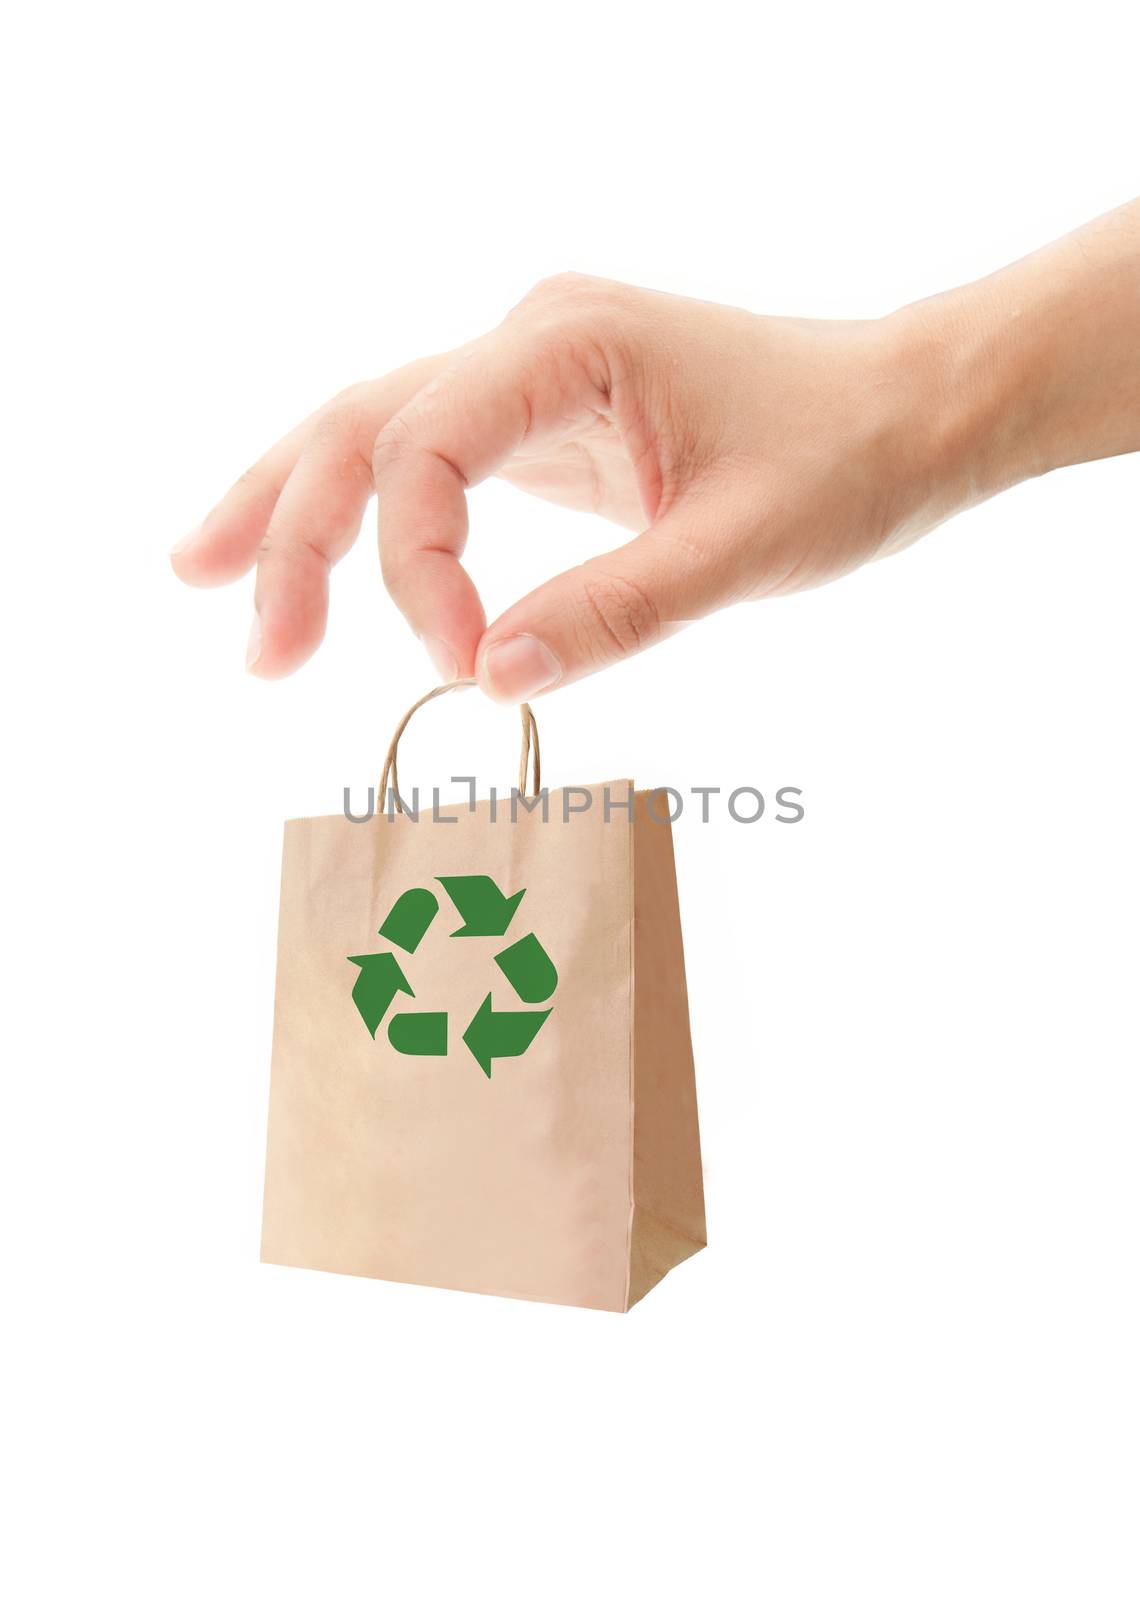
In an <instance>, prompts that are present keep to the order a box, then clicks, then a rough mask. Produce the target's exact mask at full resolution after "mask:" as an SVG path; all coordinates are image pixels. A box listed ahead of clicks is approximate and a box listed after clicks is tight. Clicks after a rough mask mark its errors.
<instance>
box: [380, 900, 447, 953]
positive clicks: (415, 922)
mask: <svg viewBox="0 0 1140 1600" xmlns="http://www.w3.org/2000/svg"><path fill="white" fill-rule="evenodd" d="M438 910H439V901H438V900H437V899H436V897H435V895H434V894H432V892H431V890H430V889H405V891H404V893H403V894H402V895H401V896H400V898H399V899H398V900H397V901H396V904H395V905H394V906H393V907H392V909H391V911H389V913H388V915H387V916H386V917H385V918H384V921H383V922H382V923H381V925H380V937H381V938H382V939H391V941H392V943H393V944H398V945H399V947H400V949H401V950H406V951H407V952H408V954H409V955H414V954H415V952H416V949H417V947H418V945H419V942H420V940H421V939H422V938H423V936H424V934H425V933H426V932H427V931H428V929H429V928H430V927H431V925H432V919H433V918H434V916H435V914H436V912H437V911H438Z"/></svg>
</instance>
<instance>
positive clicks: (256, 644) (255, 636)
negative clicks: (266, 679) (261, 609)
mask: <svg viewBox="0 0 1140 1600" xmlns="http://www.w3.org/2000/svg"><path fill="white" fill-rule="evenodd" d="M260 654H261V618H260V617H259V616H258V615H257V612H256V611H255V612H254V614H253V626H252V627H251V628H250V630H249V643H248V644H247V645H246V647H245V670H246V671H247V672H252V671H253V669H254V667H255V666H256V665H257V658H258V656H259V655H260Z"/></svg>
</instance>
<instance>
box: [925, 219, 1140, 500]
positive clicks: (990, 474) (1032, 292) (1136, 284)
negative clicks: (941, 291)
mask: <svg viewBox="0 0 1140 1600" xmlns="http://www.w3.org/2000/svg"><path fill="white" fill-rule="evenodd" d="M898 322H899V325H900V328H903V329H906V330H909V332H910V334H912V335H913V334H914V333H915V331H916V330H917V335H918V343H919V345H920V347H922V348H924V349H926V350H927V351H928V352H929V357H928V358H929V361H930V369H929V370H930V371H931V373H932V375H933V378H932V382H933V387H934V405H933V407H932V408H931V409H932V413H933V424H932V437H931V439H930V454H931V458H932V459H933V461H934V462H935V468H934V470H933V473H932V476H933V477H934V479H935V480H936V487H935V489H934V493H933V498H934V499H935V500H936V501H937V502H938V504H937V505H936V506H935V507H933V508H932V510H933V512H934V515H935V517H936V518H937V519H939V520H940V518H941V516H942V515H947V514H949V513H950V512H951V511H953V510H956V509H959V508H961V507H962V506H964V505H969V504H972V503H974V502H976V501H978V500H982V499H985V498H986V497H987V496H989V495H992V494H996V493H997V492H998V491H999V490H1002V489H1005V488H1008V487H1009V486H1010V485H1012V484H1014V483H1018V482H1020V481H1022V480H1023V479H1025V478H1029V477H1034V476H1036V475H1038V474H1040V473H1043V472H1049V471H1052V470H1053V469H1054V468H1055V467H1062V466H1071V465H1073V464H1075V463H1077V462H1081V461H1094V460H1097V459H1100V458H1102V457H1104V456H1113V455H1122V454H1125V453H1127V452H1129V451H1133V450H1140V201H1136V202H1133V203H1132V204H1130V205H1127V206H1124V207H1122V208H1121V209H1120V210H1118V211H1114V212H1111V213H1109V215H1107V216H1105V217H1101V218H1099V219H1098V220H1097V221H1095V222H1092V223H1090V224H1089V225H1088V226H1087V227H1085V228H1082V229H1080V230H1079V231H1078V232H1076V233H1073V234H1070V235H1068V236H1067V237H1066V238H1063V239H1060V240H1058V241H1057V242H1056V243H1055V244H1051V245H1048V246H1047V247H1046V248H1045V249H1043V250H1039V251H1037V252H1036V253H1035V254H1034V255H1031V256H1028V257H1026V258H1025V259H1024V260H1022V261H1018V262H1015V263H1014V264H1013V265H1012V266H1009V267H1006V268H1004V269H1003V270H1002V271H1001V272H998V273H995V274H994V275H993V276H992V277H989V278H983V279H981V280H980V281H979V282H977V283H974V284H970V285H968V286H967V287H965V288H963V289H956V290H952V291H951V292H950V293H948V294H945V295H941V296H938V297H937V298H936V299H934V300H929V301H924V302H921V303H920V304H919V305H916V306H911V307H907V308H906V309H905V310H904V311H902V312H900V313H898Z"/></svg>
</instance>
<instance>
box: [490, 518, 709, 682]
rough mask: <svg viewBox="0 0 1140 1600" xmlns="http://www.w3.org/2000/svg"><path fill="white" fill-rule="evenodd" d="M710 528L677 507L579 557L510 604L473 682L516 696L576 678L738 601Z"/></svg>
mask: <svg viewBox="0 0 1140 1600" xmlns="http://www.w3.org/2000/svg"><path fill="white" fill-rule="evenodd" d="M718 546H721V547H722V548H723V545H722V542H721V540H720V539H719V538H718V536H717V532H716V530H715V529H710V528H702V527H700V526H699V525H697V526H694V525H693V524H692V523H691V522H690V521H689V518H688V517H687V516H686V515H685V514H684V513H683V511H682V509H681V507H680V506H678V507H677V508H676V509H675V510H671V511H670V512H669V514H668V515H667V516H666V517H664V518H663V519H662V520H661V521H660V522H659V523H657V524H655V525H654V526H653V527H652V528H649V529H648V530H647V531H646V532H645V533H642V534H639V535H638V537H637V538H636V539H632V540H630V542H629V543H628V544H625V545H622V546H620V547H619V548H618V549H617V550H611V551H610V552H609V553H608V554H606V555H603V556H596V557H595V558H594V559H593V560H591V561H585V562H583V563H582V565H581V566H579V567H573V568H571V570H570V571H569V572H563V573H560V574H559V576H558V577H556V578H552V579H551V580H550V582H549V583H544V584H543V585H542V586H541V587H540V588H538V589H535V590H533V591H532V592H531V593H530V594H528V595H527V596H526V597H525V598H524V599H522V600H519V601H517V602H516V604H515V605H513V606H511V608H510V609H509V610H508V611H505V612H504V613H503V615H502V616H501V617H499V618H498V620H497V621H496V622H494V623H493V624H492V625H491V627H490V628H488V629H487V631H486V633H485V634H484V635H483V637H482V639H481V640H480V641H479V647H478V650H477V652H476V658H475V674H476V677H477V678H478V681H479V686H480V688H481V689H483V691H484V693H486V694H488V695H490V696H491V698H492V699H493V700H504V701H508V702H515V701H518V700H526V699H529V698H530V697H531V696H532V695H537V694H541V693H542V692H543V691H544V690H548V689H554V688H556V687H559V686H561V685H563V684H567V683H573V682H574V680H575V679H576V678H584V677H586V676H587V675H588V674H589V673H591V672H597V671H598V670H599V669H600V668H602V667H608V666H611V665H612V664H613V663H614V662H615V661H621V660H623V659H624V658H625V657H626V656H630V655H634V654H636V653H637V652H638V651H640V650H645V649H647V648H648V647H649V646H650V645H652V644H656V643H657V642H658V641H659V640H661V639H665V638H668V637H669V635H670V634H672V633H675V632H676V631H677V630H678V629H679V628H681V627H683V626H684V624H685V623H686V622H691V621H694V620H695V619H696V618H697V617H702V616H705V615H707V613H708V612H710V611H714V610H716V609H717V608H718V607H719V606H721V605H724V604H726V603H727V602H728V600H729V599H732V598H735V596H734V595H731V594H730V593H729V592H728V587H729V585H728V584H727V582H726V573H725V564H724V562H723V560H721V559H718V558H717V556H716V554H715V552H716V550H717V548H718Z"/></svg>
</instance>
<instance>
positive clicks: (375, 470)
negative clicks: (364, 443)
mask: <svg viewBox="0 0 1140 1600" xmlns="http://www.w3.org/2000/svg"><path fill="white" fill-rule="evenodd" d="M413 441H414V435H413V431H412V427H411V424H410V423H409V421H408V419H407V418H406V417H404V416H402V415H401V414H400V413H399V412H397V413H396V415H395V416H394V417H391V418H390V419H389V420H388V421H387V422H386V423H385V424H384V426H383V427H382V428H381V429H380V432H379V433H378V434H377V435H376V438H375V441H374V442H373V445H372V477H373V479H374V480H375V481H377V482H378V481H379V479H380V476H381V474H382V473H384V472H386V471H387V470H388V469H389V468H390V467H391V465H392V463H393V462H394V461H395V460H397V459H398V458H399V457H400V456H401V455H403V454H404V453H405V452H406V451H407V450H408V449H409V448H410V447H411V445H412V444H413Z"/></svg>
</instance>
